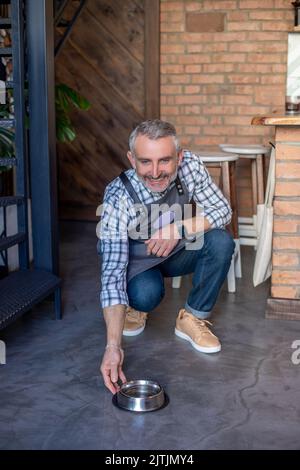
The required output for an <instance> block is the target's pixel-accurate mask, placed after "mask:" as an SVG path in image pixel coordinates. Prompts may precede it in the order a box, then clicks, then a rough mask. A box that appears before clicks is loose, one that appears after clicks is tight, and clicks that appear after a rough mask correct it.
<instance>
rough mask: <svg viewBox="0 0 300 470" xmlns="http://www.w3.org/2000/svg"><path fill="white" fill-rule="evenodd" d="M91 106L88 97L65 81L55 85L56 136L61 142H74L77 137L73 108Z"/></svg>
mask: <svg viewBox="0 0 300 470" xmlns="http://www.w3.org/2000/svg"><path fill="white" fill-rule="evenodd" d="M90 106H91V104H90V103H89V101H88V100H87V99H85V98H84V97H83V96H81V95H80V94H79V93H78V92H77V91H75V90H73V89H72V88H70V87H69V86H67V85H65V84H64V83H60V84H57V85H56V86H55V111H56V138H57V140H58V141H59V142H72V141H73V140H74V139H75V138H76V131H75V129H74V127H73V126H72V121H71V118H70V113H71V111H72V108H77V109H80V110H83V111H87V110H88V109H90Z"/></svg>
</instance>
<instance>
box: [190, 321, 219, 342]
mask: <svg viewBox="0 0 300 470" xmlns="http://www.w3.org/2000/svg"><path fill="white" fill-rule="evenodd" d="M191 320H192V321H193V322H194V323H195V326H200V327H201V329H200V331H199V333H200V334H201V335H202V334H204V333H209V334H211V335H212V336H215V335H214V334H213V332H212V331H210V329H209V328H208V326H207V325H209V326H213V324H212V323H211V322H210V321H208V320H201V319H200V318H197V317H195V316H194V318H191ZM215 337H216V336H215Z"/></svg>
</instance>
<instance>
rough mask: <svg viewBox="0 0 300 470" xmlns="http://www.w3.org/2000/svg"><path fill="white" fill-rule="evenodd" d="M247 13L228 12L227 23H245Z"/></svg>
mask: <svg viewBox="0 0 300 470" xmlns="http://www.w3.org/2000/svg"><path fill="white" fill-rule="evenodd" d="M247 20H248V12H244V11H228V12H227V21H247Z"/></svg>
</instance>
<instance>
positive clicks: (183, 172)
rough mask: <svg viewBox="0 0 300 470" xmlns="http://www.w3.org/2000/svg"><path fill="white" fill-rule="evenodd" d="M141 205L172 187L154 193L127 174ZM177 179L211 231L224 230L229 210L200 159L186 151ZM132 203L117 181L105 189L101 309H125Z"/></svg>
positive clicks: (133, 216) (133, 219)
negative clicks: (182, 184) (197, 206)
mask: <svg viewBox="0 0 300 470" xmlns="http://www.w3.org/2000/svg"><path fill="white" fill-rule="evenodd" d="M126 175H127V176H128V178H129V180H130V182H131V183H132V185H133V187H134V189H135V191H136V193H137V195H138V197H139V199H140V201H141V202H142V203H144V204H151V203H155V202H156V201H157V200H159V199H161V198H162V197H163V196H164V195H165V194H166V193H167V192H168V191H169V190H170V189H171V188H172V186H173V185H174V184H175V182H172V183H171V184H170V186H169V187H168V188H167V189H166V190H165V191H164V192H161V193H153V192H151V191H150V190H149V189H147V188H146V187H145V186H144V185H143V183H142V182H141V181H140V180H139V179H138V177H137V174H136V172H135V170H133V169H130V170H127V171H126ZM178 176H179V178H180V180H181V181H183V182H184V183H185V185H186V187H187V189H188V192H189V200H191V198H193V200H194V201H195V203H196V204H197V205H199V206H201V208H202V213H203V215H204V216H205V217H206V219H207V220H208V221H209V222H210V224H211V227H212V228H224V227H225V226H226V225H227V224H228V223H229V222H230V220H231V213H232V211H231V208H230V206H229V203H228V201H227V200H226V199H225V197H224V196H223V194H222V192H221V191H220V189H219V188H218V187H217V186H216V185H215V183H214V182H213V181H212V179H211V176H210V175H209V173H208V171H207V169H206V167H205V166H204V164H203V162H202V161H201V157H199V156H197V155H196V154H194V153H192V152H190V151H188V150H185V151H184V157H183V160H182V162H181V165H180V166H179V167H178ZM133 205H134V202H133V200H132V199H131V197H130V196H129V195H128V193H127V191H126V189H125V186H124V185H123V183H122V181H121V180H120V178H119V177H117V178H115V179H114V180H113V181H112V182H111V183H109V184H108V186H107V187H106V189H105V193H104V200H103V206H102V207H103V209H102V214H101V223H100V240H99V242H98V252H99V253H100V254H101V258H102V273H101V284H102V286H101V293H100V301H101V305H102V308H103V307H108V306H112V305H117V304H123V305H128V297H127V293H126V290H127V289H126V287H127V282H126V270H127V265H128V253H129V249H128V229H130V228H132V227H135V226H136V225H137V223H138V222H137V218H136V212H135V210H133V209H134V207H133Z"/></svg>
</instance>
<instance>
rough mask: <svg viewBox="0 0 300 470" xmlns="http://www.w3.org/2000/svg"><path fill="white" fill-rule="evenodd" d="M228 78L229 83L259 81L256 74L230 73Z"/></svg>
mask: <svg viewBox="0 0 300 470" xmlns="http://www.w3.org/2000/svg"><path fill="white" fill-rule="evenodd" d="M228 80H229V82H230V83H259V77H258V76H257V75H243V74H232V75H229V77H228Z"/></svg>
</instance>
